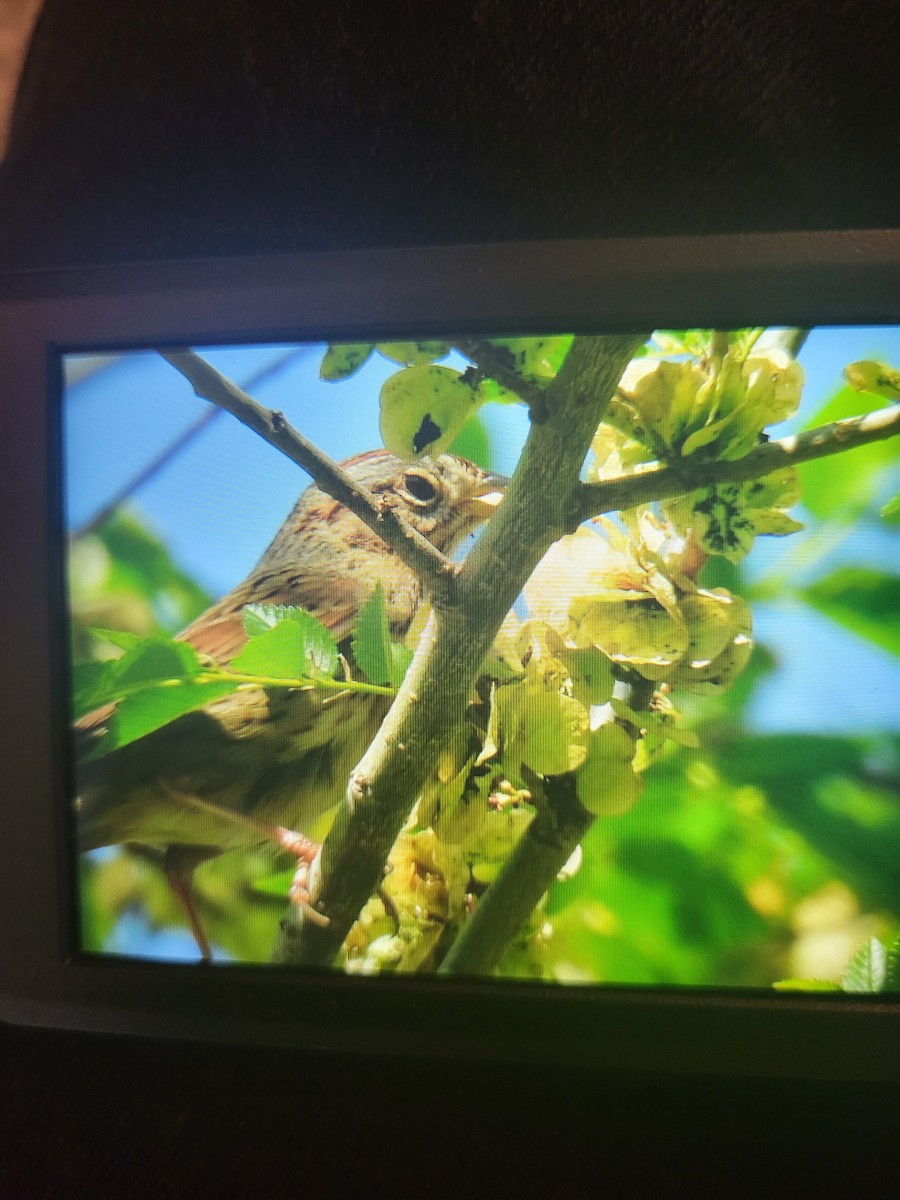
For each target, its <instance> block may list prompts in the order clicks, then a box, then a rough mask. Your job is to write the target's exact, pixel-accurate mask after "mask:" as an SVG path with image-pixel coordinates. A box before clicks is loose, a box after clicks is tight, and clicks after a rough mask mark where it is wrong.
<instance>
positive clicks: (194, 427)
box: [70, 346, 307, 542]
mask: <svg viewBox="0 0 900 1200" xmlns="http://www.w3.org/2000/svg"><path fill="white" fill-rule="evenodd" d="M306 353H307V347H305V346H304V347H303V349H302V350H293V351H292V352H291V353H290V354H284V355H282V357H281V358H279V359H278V360H277V361H276V362H273V363H269V365H268V366H266V367H262V368H261V369H260V370H259V371H255V372H254V373H253V374H252V375H250V376H249V377H248V378H247V379H246V380H245V381H244V383H243V385H242V386H243V387H244V388H253V387H257V386H258V385H259V384H260V383H263V382H264V381H265V380H266V379H269V378H270V377H271V376H272V375H277V374H278V372H279V371H281V370H282V369H283V368H284V367H285V366H287V364H288V363H289V362H290V361H291V360H292V359H294V358H297V357H298V356H299V355H302V354H306ZM223 412H224V409H221V408H211V409H209V410H208V411H207V412H205V413H204V414H203V416H202V417H200V418H198V420H196V421H194V422H193V424H191V425H188V427H187V428H186V429H184V430H182V432H181V433H180V434H179V435H178V436H177V437H176V438H174V440H173V441H171V442H169V444H168V446H164V447H163V449H162V450H160V452H159V454H157V455H156V457H155V458H152V459H151V460H150V462H149V463H147V465H146V466H145V467H142V468H141V470H140V471H138V473H137V475H134V476H133V477H132V478H131V479H129V480H128V482H127V483H125V484H123V485H122V487H120V488H119V490H118V491H117V492H115V493H114V494H113V496H112V497H111V498H110V499H109V500H107V502H106V503H105V504H104V505H103V506H102V508H99V509H98V510H97V512H95V513H94V515H93V516H92V517H90V518H89V519H88V520H87V521H85V523H84V524H83V525H82V526H80V528H78V529H74V530H72V533H71V535H70V536H71V539H72V541H73V542H74V541H77V540H78V539H79V538H83V537H87V535H88V534H90V533H95V532H96V531H97V530H98V529H100V528H101V526H103V525H105V524H106V522H107V521H108V520H109V518H110V517H111V516H112V515H113V513H114V512H115V511H116V509H117V508H118V507H119V505H120V504H124V502H125V501H126V500H127V499H128V498H129V497H130V496H133V495H134V493H135V492H137V491H138V490H139V489H140V488H142V487H143V486H144V484H146V483H149V482H150V480H151V479H154V478H155V477H156V476H157V475H158V474H159V473H160V471H163V470H165V468H166V467H167V466H168V465H169V463H170V462H172V460H173V459H174V458H175V457H176V456H177V455H178V454H180V453H181V451H182V450H183V449H184V448H185V447H186V446H189V445H190V443H191V442H192V441H194V439H195V438H196V437H197V436H198V435H199V434H201V433H202V432H203V430H204V429H205V428H206V427H207V425H211V424H212V423H213V421H215V419H216V418H217V417H220V416H221V415H222V413H223Z"/></svg>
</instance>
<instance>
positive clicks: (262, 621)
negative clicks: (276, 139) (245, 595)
mask: <svg viewBox="0 0 900 1200" xmlns="http://www.w3.org/2000/svg"><path fill="white" fill-rule="evenodd" d="M304 611H305V610H304V609H302V608H298V607H297V605H295V604H247V605H245V606H244V611H243V614H242V615H243V621H244V632H245V633H246V635H247V637H248V638H255V637H259V635H260V634H261V633H267V632H268V631H269V630H270V629H274V628H275V627H276V626H277V625H280V624H281V622H282V621H284V620H285V619H286V618H287V617H289V616H290V615H291V613H295V612H304Z"/></svg>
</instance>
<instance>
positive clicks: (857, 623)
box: [801, 566, 900, 654]
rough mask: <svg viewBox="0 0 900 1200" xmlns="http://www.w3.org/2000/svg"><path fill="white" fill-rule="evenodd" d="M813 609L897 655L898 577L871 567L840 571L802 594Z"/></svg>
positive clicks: (899, 636) (899, 637) (899, 646)
mask: <svg viewBox="0 0 900 1200" xmlns="http://www.w3.org/2000/svg"><path fill="white" fill-rule="evenodd" d="M801 595H802V596H803V598H804V599H805V600H806V602H807V603H808V604H811V605H812V606H813V608H816V609H818V611H819V612H821V613H824V615H825V616H826V617H830V618H831V620H832V621H837V622H838V623H839V624H840V625H843V626H845V627H846V628H847V629H850V630H852V632H853V633H856V634H858V635H859V636H860V637H864V638H866V639H868V641H870V642H874V643H875V644H876V645H877V646H881V647H882V648H883V649H885V650H889V651H890V652H891V653H892V654H900V624H898V622H897V620H896V614H897V613H898V612H900V576H898V575H885V574H883V573H882V572H881V571H876V570H874V569H873V568H871V567H852V566H847V567H839V568H838V570H836V571H833V572H832V573H831V574H830V575H827V576H826V577H825V578H824V579H819V580H817V581H816V582H815V583H813V584H811V585H810V586H809V587H807V588H805V589H804V590H803V592H802V593H801Z"/></svg>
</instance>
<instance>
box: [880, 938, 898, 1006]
mask: <svg viewBox="0 0 900 1200" xmlns="http://www.w3.org/2000/svg"><path fill="white" fill-rule="evenodd" d="M884 990H885V991H886V992H900V933H898V934H897V936H896V937H895V938H894V940H893V941H892V942H891V944H890V945H889V946H888V952H887V971H886V974H885V980H884Z"/></svg>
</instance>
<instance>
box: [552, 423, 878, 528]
mask: <svg viewBox="0 0 900 1200" xmlns="http://www.w3.org/2000/svg"><path fill="white" fill-rule="evenodd" d="M898 434H900V406H894V407H891V408H882V409H879V410H878V411H877V412H873V413H867V414H866V415H865V416H862V417H848V418H847V419H846V420H843V421H833V422H831V424H829V425H820V426H819V427H818V428H817V429H807V430H805V431H804V432H803V433H797V434H794V435H793V436H792V437H785V438H780V439H779V440H778V441H774V442H764V443H763V444H762V445H760V446H756V447H755V448H754V449H753V450H751V451H750V453H749V454H746V455H744V457H743V458H737V459H735V460H734V461H733V462H722V461H714V462H699V463H694V462H692V461H691V460H690V459H685V460H684V461H683V462H681V463H678V464H677V465H671V466H662V465H654V466H652V467H651V468H650V469H649V470H646V471H640V472H638V473H637V474H634V475H623V476H620V477H619V478H617V479H604V480H603V481H602V482H600V483H586V484H583V485H582V488H581V495H580V496H579V499H578V506H577V510H576V519H575V522H574V524H575V525H577V524H579V523H580V522H581V521H585V520H587V519H588V518H590V517H594V516H597V515H598V514H599V513H606V512H620V511H621V510H622V509H626V508H634V507H635V506H636V505H638V504H649V503H650V502H651V501H652V500H670V499H671V498H672V497H673V496H683V495H684V494H685V493H686V492H692V491H693V490H694V489H695V488H701V487H709V486H710V485H711V484H716V483H742V482H744V481H745V480H748V479H758V478H761V477H762V476H763V475H768V474H770V473H771V472H772V471H778V470H780V469H781V468H783V467H794V466H797V464H798V463H803V462H810V461H811V460H812V459H815V458H826V457H827V456H828V455H831V454H842V453H843V452H844V451H845V450H853V449H854V448H855V447H856V446H865V445H868V443H869V442H879V441H883V440H885V439H886V438H891V437H896V436H897V435H898Z"/></svg>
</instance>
